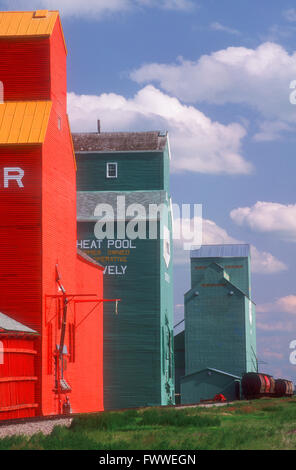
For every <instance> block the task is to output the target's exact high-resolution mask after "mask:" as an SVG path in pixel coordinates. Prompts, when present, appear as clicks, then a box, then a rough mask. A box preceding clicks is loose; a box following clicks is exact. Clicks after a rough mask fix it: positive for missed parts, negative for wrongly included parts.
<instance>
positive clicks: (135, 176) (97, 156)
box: [76, 151, 168, 191]
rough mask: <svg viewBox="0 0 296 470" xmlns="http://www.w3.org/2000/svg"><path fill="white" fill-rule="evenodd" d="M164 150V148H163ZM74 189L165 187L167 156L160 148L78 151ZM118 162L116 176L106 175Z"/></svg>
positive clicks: (166, 186) (112, 189) (146, 188)
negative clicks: (112, 164)
mask: <svg viewBox="0 0 296 470" xmlns="http://www.w3.org/2000/svg"><path fill="white" fill-rule="evenodd" d="M166 152H167V151H166ZM76 159H77V191H146V190H157V189H166V190H167V191H168V174H167V173H168V170H167V165H168V163H167V162H168V156H167V155H166V154H165V153H162V152H126V153H125V152H113V153H112V152H109V153H89V152H87V153H77V154H76ZM108 162H117V164H118V177H117V178H107V177H106V164H107V163H108Z"/></svg>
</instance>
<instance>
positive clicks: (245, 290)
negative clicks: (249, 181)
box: [176, 245, 257, 403]
mask: <svg viewBox="0 0 296 470" xmlns="http://www.w3.org/2000/svg"><path fill="white" fill-rule="evenodd" d="M184 300H185V329H184V331H183V332H180V333H179V335H178V338H176V342H177V343H178V342H180V341H181V340H182V335H184V340H185V341H184V344H185V347H184V351H185V376H184V377H182V378H181V379H180V384H181V386H180V391H181V402H182V403H194V402H199V401H200V400H202V399H205V400H206V399H209V398H212V397H214V396H215V395H216V394H217V393H222V394H224V395H225V396H226V398H228V399H229V400H231V399H235V398H238V396H239V380H240V378H241V377H242V374H243V373H245V372H252V371H254V372H255V371H256V370H257V359H256V324H255V322H256V318H255V316H256V315H255V305H254V303H253V302H252V300H251V275H250V249H249V246H248V245H208V246H206V245H203V246H202V247H201V248H200V249H198V250H193V251H191V289H190V290H189V291H188V292H187V293H186V294H185V299H184ZM177 359H178V360H177ZM177 359H176V361H177V362H178V363H182V362H181V358H177ZM179 375H180V374H179Z"/></svg>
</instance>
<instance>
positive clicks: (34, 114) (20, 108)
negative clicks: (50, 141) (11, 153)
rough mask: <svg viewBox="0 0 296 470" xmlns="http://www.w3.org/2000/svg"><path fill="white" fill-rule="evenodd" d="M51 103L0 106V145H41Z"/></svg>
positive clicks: (16, 103)
mask: <svg viewBox="0 0 296 470" xmlns="http://www.w3.org/2000/svg"><path fill="white" fill-rule="evenodd" d="M51 106H52V103H51V101H29V102H25V101H24V102H6V103H1V104H0V145H9V144H41V143H42V142H43V141H44V139H45V134H46V130H47V126H48V121H49V116H50V111H51Z"/></svg>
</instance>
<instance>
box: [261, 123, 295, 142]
mask: <svg viewBox="0 0 296 470" xmlns="http://www.w3.org/2000/svg"><path fill="white" fill-rule="evenodd" d="M259 129H260V130H259V132H257V134H255V135H254V136H253V139H254V140H255V141H256V142H270V141H273V140H279V139H282V138H283V133H284V132H292V131H294V132H295V127H293V126H291V125H290V124H288V123H286V122H283V121H263V122H261V123H259Z"/></svg>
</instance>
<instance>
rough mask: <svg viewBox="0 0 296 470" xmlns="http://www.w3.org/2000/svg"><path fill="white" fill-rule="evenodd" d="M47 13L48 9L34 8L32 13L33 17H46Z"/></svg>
mask: <svg viewBox="0 0 296 470" xmlns="http://www.w3.org/2000/svg"><path fill="white" fill-rule="evenodd" d="M47 15H48V10H36V11H35V13H34V18H46V17H47Z"/></svg>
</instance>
